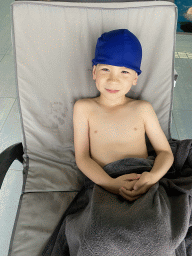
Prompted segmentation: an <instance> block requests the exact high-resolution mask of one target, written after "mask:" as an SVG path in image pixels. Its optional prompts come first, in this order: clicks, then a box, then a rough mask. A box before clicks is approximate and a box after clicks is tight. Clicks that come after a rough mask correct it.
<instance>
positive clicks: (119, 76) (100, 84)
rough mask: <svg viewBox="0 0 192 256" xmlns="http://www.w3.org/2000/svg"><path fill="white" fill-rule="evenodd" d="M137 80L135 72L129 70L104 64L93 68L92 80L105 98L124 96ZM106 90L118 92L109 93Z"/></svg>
mask: <svg viewBox="0 0 192 256" xmlns="http://www.w3.org/2000/svg"><path fill="white" fill-rule="evenodd" d="M137 79H138V74H137V72H136V71H134V70H132V69H129V68H125V67H118V66H112V65H106V64H98V65H97V66H94V67H93V80H96V87H97V89H98V90H99V91H100V93H101V94H104V95H105V97H107V98H108V97H118V98H119V97H122V96H125V94H126V93H128V92H129V90H130V89H131V87H132V85H136V84H137ZM106 89H109V90H119V91H118V92H117V93H109V92H108V91H107V90H106Z"/></svg>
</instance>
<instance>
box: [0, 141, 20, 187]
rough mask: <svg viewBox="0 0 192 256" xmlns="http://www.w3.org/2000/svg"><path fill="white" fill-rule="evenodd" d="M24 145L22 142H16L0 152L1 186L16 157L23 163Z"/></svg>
mask: <svg viewBox="0 0 192 256" xmlns="http://www.w3.org/2000/svg"><path fill="white" fill-rule="evenodd" d="M23 153H24V152H23V145H22V143H21V142H20V143H17V144H14V145H12V146H10V147H8V148H6V149H5V150H4V151H3V152H2V153H1V154H0V188H1V185H2V183H3V180H4V178H5V175H6V173H7V171H8V169H9V167H10V166H11V164H12V163H13V161H14V160H15V159H17V160H18V161H20V162H21V163H23Z"/></svg>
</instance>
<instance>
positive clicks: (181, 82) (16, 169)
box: [0, 0, 192, 256]
mask: <svg viewBox="0 0 192 256" xmlns="http://www.w3.org/2000/svg"><path fill="white" fill-rule="evenodd" d="M12 2H13V1H11V0H6V1H4V0H0V153H1V152H2V151H3V150H4V149H6V148H7V147H9V146H10V145H13V144H15V143H17V142H21V138H22V132H21V125H20V117H19V111H18V106H17V98H16V89H15V71H14V62H13V52H12V43H11V19H10V4H11V3H12ZM175 69H176V71H177V73H178V79H177V83H176V87H175V88H174V99H173V122H172V127H171V132H172V138H175V139H189V138H191V139H192V34H186V35H183V34H177V41H176V54H175ZM21 187H22V165H21V164H20V163H19V162H18V161H17V162H16V161H15V162H14V163H13V164H12V165H11V167H10V170H9V172H8V173H7V175H6V177H5V180H4V183H3V186H2V189H1V190H0V255H1V256H7V251H8V247H9V242H10V238H11V232H12V228H13V224H14V219H15V215H16V210H17V206H18V201H19V196H20V192H21Z"/></svg>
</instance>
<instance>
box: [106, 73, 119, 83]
mask: <svg viewBox="0 0 192 256" xmlns="http://www.w3.org/2000/svg"><path fill="white" fill-rule="evenodd" d="M108 80H109V81H115V82H116V81H119V78H118V76H116V75H114V74H110V76H109V78H108Z"/></svg>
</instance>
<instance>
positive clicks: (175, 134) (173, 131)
mask: <svg viewBox="0 0 192 256" xmlns="http://www.w3.org/2000/svg"><path fill="white" fill-rule="evenodd" d="M170 130H171V138H172V139H177V140H179V139H180V138H179V135H178V132H177V128H176V125H175V120H174V117H173V116H172V123H171V129H170Z"/></svg>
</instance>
